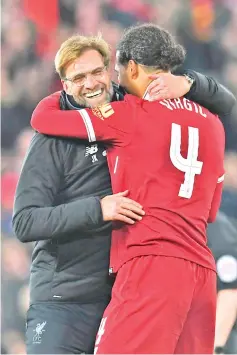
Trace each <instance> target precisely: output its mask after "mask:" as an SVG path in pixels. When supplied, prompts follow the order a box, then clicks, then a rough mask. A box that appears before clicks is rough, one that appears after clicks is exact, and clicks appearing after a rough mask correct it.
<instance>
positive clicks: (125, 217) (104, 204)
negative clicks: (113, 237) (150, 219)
mask: <svg viewBox="0 0 237 355" xmlns="http://www.w3.org/2000/svg"><path fill="white" fill-rule="evenodd" d="M127 195H128V190H126V191H124V192H120V193H118V194H114V195H109V196H106V197H104V198H102V200H101V201H100V203H101V209H102V214H103V220H104V221H120V222H124V223H128V224H134V223H135V221H140V220H141V219H142V216H144V214H145V212H144V211H143V209H142V206H141V205H140V204H139V203H137V202H135V201H133V200H131V199H130V198H128V197H125V196H127Z"/></svg>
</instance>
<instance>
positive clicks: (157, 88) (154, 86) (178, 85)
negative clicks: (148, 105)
mask: <svg viewBox="0 0 237 355" xmlns="http://www.w3.org/2000/svg"><path fill="white" fill-rule="evenodd" d="M149 78H150V79H153V81H152V83H151V84H150V85H149V87H148V90H147V92H148V94H149V95H150V100H151V101H155V100H164V99H177V98H179V97H182V96H184V95H186V94H187V93H188V92H189V90H190V88H191V84H190V83H189V82H188V80H187V79H186V78H185V76H176V75H173V74H171V73H160V74H152V75H149Z"/></svg>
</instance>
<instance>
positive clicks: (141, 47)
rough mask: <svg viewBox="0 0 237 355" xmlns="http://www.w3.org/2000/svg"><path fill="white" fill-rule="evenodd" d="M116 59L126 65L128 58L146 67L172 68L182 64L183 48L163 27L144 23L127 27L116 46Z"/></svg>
mask: <svg viewBox="0 0 237 355" xmlns="http://www.w3.org/2000/svg"><path fill="white" fill-rule="evenodd" d="M117 50H118V51H119V56H118V61H119V63H120V64H122V65H125V66H126V65H127V63H128V62H129V60H131V59H132V60H134V62H136V63H137V64H141V65H144V66H146V67H147V69H148V70H149V69H151V70H153V69H161V70H163V71H168V70H173V69H174V68H176V67H178V66H180V65H182V64H183V62H184V59H185V49H184V48H183V47H182V46H181V45H180V44H178V43H176V41H175V38H174V37H173V36H172V35H171V34H170V33H169V32H168V31H166V30H164V29H163V28H161V27H159V26H157V25H154V24H144V25H138V26H134V27H131V28H129V29H128V30H127V31H125V33H124V36H123V37H122V39H121V41H120V42H119V44H118V46H117Z"/></svg>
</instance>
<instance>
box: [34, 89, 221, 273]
mask: <svg viewBox="0 0 237 355" xmlns="http://www.w3.org/2000/svg"><path fill="white" fill-rule="evenodd" d="M32 126H33V128H35V129H36V130H38V131H39V132H41V133H45V134H51V135H62V136H74V137H80V138H84V139H88V140H89V141H90V142H93V141H99V140H102V141H105V142H107V143H108V149H107V157H108V165H109V170H110V174H111V181H112V188H113V192H114V193H117V192H121V191H124V190H129V197H130V198H132V199H134V200H135V201H137V202H139V203H140V204H141V205H142V206H143V208H144V210H145V213H146V214H145V216H144V217H143V219H142V221H140V222H136V223H135V224H134V225H125V224H124V225H122V226H121V228H120V229H116V230H113V234H112V246H111V268H112V269H113V272H116V271H117V270H118V268H119V267H120V266H121V265H122V264H123V263H125V262H126V261H128V260H129V259H131V258H133V257H136V256H139V255H149V254H154V255H166V256H173V257H179V258H183V259H187V260H190V261H193V262H195V263H197V264H200V265H202V266H204V267H208V268H212V269H215V263H214V259H213V257H212V254H211V252H210V250H209V248H208V247H207V237H206V226H207V222H208V221H209V222H212V221H213V220H214V219H215V216H216V213H217V210H218V208H219V205H220V200H221V191H222V181H223V179H224V168H223V161H224V146H225V138H224V129H223V126H222V123H221V122H220V120H219V118H218V117H216V116H215V115H213V114H211V113H210V112H209V111H208V110H206V109H205V108H203V107H201V106H200V105H198V104H196V103H194V102H191V101H189V100H187V99H185V98H181V99H174V100H163V101H160V102H158V101H156V102H149V101H146V100H143V99H139V98H137V97H135V96H132V95H127V96H126V97H125V101H123V102H114V103H109V104H106V105H103V106H101V107H99V108H95V109H93V110H89V109H83V110H78V111H59V104H58V94H54V95H51V96H50V97H48V98H46V99H44V100H43V101H41V103H40V104H39V105H38V107H37V108H36V110H35V111H34V114H33V116H32Z"/></svg>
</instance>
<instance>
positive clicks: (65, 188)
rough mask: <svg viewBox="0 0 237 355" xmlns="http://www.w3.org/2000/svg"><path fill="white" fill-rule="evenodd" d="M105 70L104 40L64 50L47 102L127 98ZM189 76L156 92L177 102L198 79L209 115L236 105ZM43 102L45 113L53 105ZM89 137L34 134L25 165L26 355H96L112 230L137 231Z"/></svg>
mask: <svg viewBox="0 0 237 355" xmlns="http://www.w3.org/2000/svg"><path fill="white" fill-rule="evenodd" d="M109 65H110V50H109V47H108V44H107V43H106V42H105V41H104V40H103V39H102V38H101V37H83V36H74V37H72V38H69V39H68V40H67V41H65V42H64V43H63V44H62V46H61V47H60V49H59V51H58V53H57V55H56V58H55V67H56V70H57V72H58V74H59V76H60V78H61V80H62V85H63V88H64V91H63V92H62V93H55V94H53V95H52V96H53V97H54V98H55V97H57V99H58V108H61V109H64V110H79V109H82V108H84V107H94V106H98V105H101V104H103V103H107V102H109V101H118V100H122V99H123V96H124V91H122V89H121V88H120V87H119V86H118V85H116V84H115V83H113V82H111V79H110V74H109ZM189 75H190V77H188V78H185V77H183V76H180V77H175V76H172V75H171V74H170V75H164V76H163V78H162V80H163V84H162V83H161V79H158V87H157V90H158V91H159V95H170V91H172V92H173V95H174V96H173V97H176V96H182V95H184V94H185V93H187V92H188V91H189V90H190V87H191V83H192V82H193V81H194V80H193V79H195V83H194V84H193V87H192V89H191V92H190V95H192V98H193V100H195V97H196V98H197V101H201V100H203V101H205V102H206V104H207V106H208V105H210V106H212V108H213V110H214V111H215V110H217V111H218V110H219V109H220V106H219V105H220V103H221V110H223V112H224V113H228V112H229V111H230V109H231V107H232V105H233V103H234V99H233V96H232V94H231V93H229V92H228V90H227V89H225V88H223V87H222V86H221V85H219V84H217V83H216V82H215V81H214V80H213V79H211V78H206V77H205V76H203V75H201V74H197V73H195V72H189ZM165 83H166V84H167V83H168V86H167V85H166V84H165ZM43 101H45V102H46V103H47V104H48V105H49V106H50V101H51V97H48V98H45V99H44V100H43ZM221 112H222V111H221ZM106 114H108V115H109V112H107V113H106V112H105V115H106ZM49 122H50V121H49ZM58 123H59V125H58V127H59V126H60V122H58ZM72 129H73V127H72ZM88 129H90V128H89V126H88ZM91 138H92V139H91V142H89V143H88V142H87V141H83V140H75V139H66V138H56V137H49V136H45V135H41V134H39V133H36V135H35V136H34V138H33V140H32V142H31V146H30V148H29V151H28V153H27V156H26V159H25V162H24V165H23V169H22V173H21V177H20V181H19V184H18V187H17V191H16V198H15V205H14V215H13V227H14V230H15V233H16V235H17V237H18V238H19V239H20V240H21V241H22V242H30V241H36V245H35V248H34V251H33V259H32V267H31V278H30V291H31V294H30V308H29V311H28V314H27V330H26V341H27V352H28V353H34V354H36V353H41V354H49V353H55V354H56V353H91V352H93V346H94V342H95V336H96V332H97V330H98V327H99V323H100V320H101V317H102V314H103V311H104V309H105V307H106V306H107V304H108V302H109V299H110V292H111V286H112V283H113V280H112V279H110V277H109V273H108V269H109V249H110V234H111V224H110V223H109V221H115V222H126V223H128V224H136V221H138V220H141V218H142V216H143V209H142V206H141V205H140V204H137V203H136V202H135V201H132V200H130V199H128V198H127V197H126V196H127V194H128V191H122V192H121V193H118V194H117V195H111V193H112V192H111V182H110V175H109V172H108V167H107V159H106V150H105V146H104V145H103V144H102V143H99V142H93V137H91Z"/></svg>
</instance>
